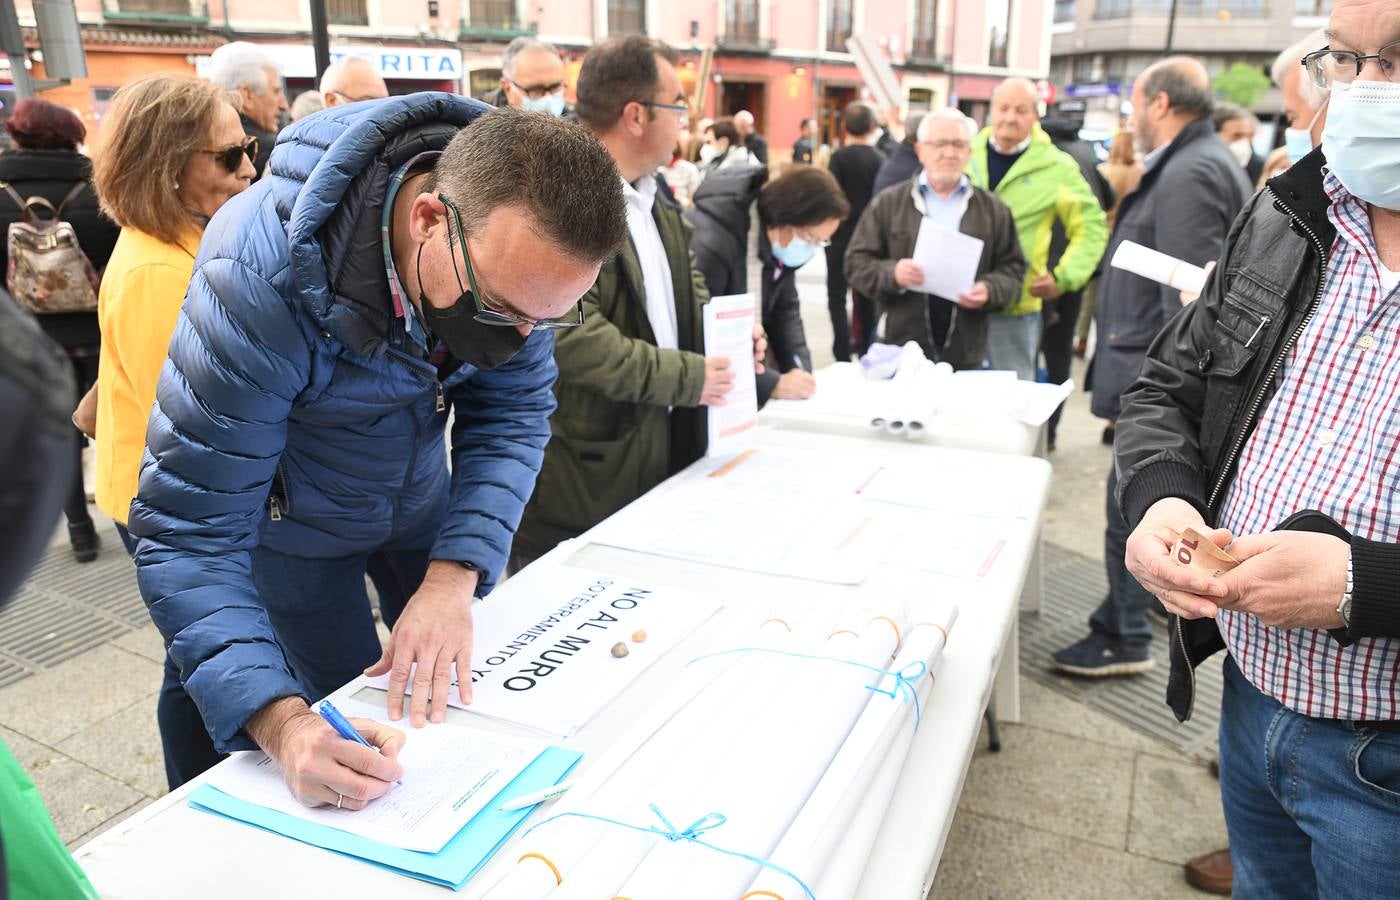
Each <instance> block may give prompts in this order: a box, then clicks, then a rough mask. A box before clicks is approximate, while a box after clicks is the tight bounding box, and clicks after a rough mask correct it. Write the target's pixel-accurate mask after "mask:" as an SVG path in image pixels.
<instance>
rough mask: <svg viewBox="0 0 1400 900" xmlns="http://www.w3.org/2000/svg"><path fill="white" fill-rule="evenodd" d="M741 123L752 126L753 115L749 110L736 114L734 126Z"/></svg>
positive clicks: (742, 110)
mask: <svg viewBox="0 0 1400 900" xmlns="http://www.w3.org/2000/svg"><path fill="white" fill-rule="evenodd" d="M740 122H743V123H744V124H745V125H752V124H753V113H751V112H749V111H748V110H747V109H741V110H739V111H738V112H736V113H735V114H734V124H736V125H737V124H739V123H740Z"/></svg>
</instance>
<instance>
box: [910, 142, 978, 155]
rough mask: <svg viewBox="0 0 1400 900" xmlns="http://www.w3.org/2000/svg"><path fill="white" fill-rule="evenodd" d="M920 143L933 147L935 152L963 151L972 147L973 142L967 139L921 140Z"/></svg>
mask: <svg viewBox="0 0 1400 900" xmlns="http://www.w3.org/2000/svg"><path fill="white" fill-rule="evenodd" d="M919 143H920V144H923V145H924V146H925V147H929V148H932V149H933V151H934V152H938V151H940V150H957V151H959V152H961V151H963V150H968V149H971V147H972V144H970V143H969V142H967V141H919Z"/></svg>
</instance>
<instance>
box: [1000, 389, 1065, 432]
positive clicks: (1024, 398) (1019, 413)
mask: <svg viewBox="0 0 1400 900" xmlns="http://www.w3.org/2000/svg"><path fill="white" fill-rule="evenodd" d="M1072 393H1074V379H1073V378H1068V379H1065V382H1064V383H1063V384H1041V383H1039V382H1034V381H1019V380H1018V381H1017V382H1016V388H1015V393H1014V394H1013V397H1014V398H1015V403H1016V407H1015V415H1016V419H1017V420H1018V421H1020V422H1021V423H1022V424H1025V425H1030V426H1032V427H1036V428H1038V427H1040V426H1041V425H1044V424H1045V423H1046V422H1048V421H1050V417H1051V416H1052V415H1054V414H1055V410H1057V409H1059V408H1060V404H1062V403H1064V402H1065V401H1066V400H1068V399H1069V395H1070V394H1072Z"/></svg>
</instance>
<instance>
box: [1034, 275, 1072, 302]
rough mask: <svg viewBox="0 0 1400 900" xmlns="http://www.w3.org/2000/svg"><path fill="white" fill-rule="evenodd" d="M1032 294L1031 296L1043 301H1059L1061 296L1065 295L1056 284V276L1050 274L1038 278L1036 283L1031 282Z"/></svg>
mask: <svg viewBox="0 0 1400 900" xmlns="http://www.w3.org/2000/svg"><path fill="white" fill-rule="evenodd" d="M1030 292H1031V296H1033V297H1039V298H1040V299H1042V300H1058V299H1059V298H1060V295H1061V294H1063V293H1064V291H1062V290H1060V286H1059V285H1058V284H1056V283H1055V276H1054V275H1051V274H1050V273H1049V272H1046V273H1045V274H1044V275H1040V276H1037V278H1036V279H1035V281H1032V282H1031V286H1030Z"/></svg>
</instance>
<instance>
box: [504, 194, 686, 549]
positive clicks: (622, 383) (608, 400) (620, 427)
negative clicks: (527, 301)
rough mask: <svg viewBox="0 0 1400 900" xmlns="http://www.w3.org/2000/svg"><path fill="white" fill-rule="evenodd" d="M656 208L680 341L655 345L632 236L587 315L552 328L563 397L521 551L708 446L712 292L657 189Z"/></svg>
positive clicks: (579, 525) (615, 503)
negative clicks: (704, 405)
mask: <svg viewBox="0 0 1400 900" xmlns="http://www.w3.org/2000/svg"><path fill="white" fill-rule="evenodd" d="M652 215H653V218H655V220H656V223H657V229H658V231H659V232H660V234H661V241H662V243H663V245H665V247H666V258H667V261H668V262H669V263H670V267H671V282H672V285H673V287H674V289H675V294H676V334H677V338H678V344H679V349H677V350H669V349H661V348H659V347H657V346H656V343H655V341H656V337H655V335H654V334H653V333H652V330H651V323H650V322H649V321H648V319H647V305H646V289H645V287H644V286H643V282H642V269H641V265H640V264H639V262H638V260H637V251H636V248H635V247H633V246H632V242H631V240H630V239H629V241H628V242H627V246H626V247H624V248H623V251H622V252H621V253H620V254H618V255H617V256H616V257H615V258H613V259H611V260H609V261H608V262H607V263H605V264H604V265H603V267H602V269H601V270H600V271H599V273H598V280H597V282H595V283H594V285H593V287H592V288H590V289H589V291H588V293H587V294H585V295H584V296H583V310H584V324H583V325H581V326H579V327H578V328H567V329H564V330H562V331H560V332H559V333H558V335H557V337H556V340H555V347H554V359H555V362H557V363H558V365H559V380H558V381H557V382H556V383H555V386H554V392H555V395H556V396H557V397H558V400H559V408H558V409H557V410H556V411H555V413H554V415H553V416H552V417H551V418H550V430H551V432H552V437H551V438H550V442H549V446H548V447H546V448H545V457H544V464H543V466H542V467H541V468H540V474H539V479H538V480H537V481H536V484H535V493H534V495H533V496H532V497H531V499H530V503H529V505H528V506H527V507H526V509H525V516H524V518H523V520H522V521H521V523H520V529H519V531H517V533H516V537H515V544H514V549H513V553H514V554H515V555H517V556H519V557H525V558H534V557H537V556H539V555H541V554H543V553H546V552H548V551H549V550H550V549H552V548H553V547H554V545H555V544H557V543H559V542H560V541H562V540H567V539H568V538H571V537H575V536H577V535H578V534H580V533H581V532H583V531H586V530H587V529H589V528H591V527H593V526H594V525H596V524H597V523H599V522H601V521H602V520H603V519H605V518H607V517H608V516H610V515H612V514H613V513H614V512H616V511H617V510H619V509H621V508H622V507H623V506H626V505H627V504H628V503H631V502H632V501H633V500H635V499H637V498H638V497H640V496H641V495H642V494H644V493H646V492H647V491H649V490H651V489H652V488H653V487H655V486H656V485H658V484H660V483H661V482H662V481H664V480H665V479H666V478H667V477H668V476H669V475H670V474H672V470H673V468H674V465H673V464H687V463H689V462H691V461H694V460H695V459H698V458H699V457H700V456H701V455H702V454H703V453H704V451H705V418H704V411H703V409H699V408H698V407H699V403H700V392H701V389H702V388H703V387H704V384H705V357H704V347H705V342H704V337H703V332H702V323H701V316H700V309H701V307H702V306H703V305H704V304H705V303H706V302H708V301H709V294H708V292H707V291H706V290H705V283H704V279H703V278H702V277H701V275H700V273H699V271H698V270H697V269H696V268H695V263H694V257H692V256H691V253H690V226H689V225H688V224H687V223H686V222H685V220H684V219H682V218H681V215H680V213H679V212H677V211H676V210H675V209H674V208H673V207H671V206H670V205H668V204H666V203H664V202H663V201H662V200H661V199H660V198H658V199H657V201H656V203H655V204H654V206H653V208H652ZM672 408H674V409H673V411H672Z"/></svg>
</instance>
